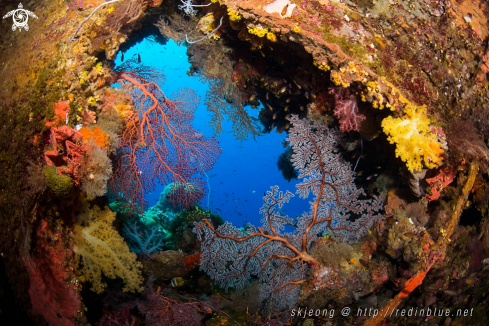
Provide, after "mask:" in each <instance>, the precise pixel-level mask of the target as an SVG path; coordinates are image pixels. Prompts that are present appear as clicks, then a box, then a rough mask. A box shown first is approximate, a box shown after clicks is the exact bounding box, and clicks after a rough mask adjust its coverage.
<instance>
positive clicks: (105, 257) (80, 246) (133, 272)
mask: <svg viewBox="0 0 489 326" xmlns="http://www.w3.org/2000/svg"><path fill="white" fill-rule="evenodd" d="M115 215H116V214H115V213H114V212H112V211H111V210H110V209H109V208H108V207H106V208H105V209H104V210H101V209H100V208H99V207H96V206H95V207H94V208H93V209H88V208H85V209H84V210H83V212H82V213H81V214H80V215H79V218H80V219H81V221H80V222H79V223H77V224H76V225H75V228H74V231H73V241H74V243H75V245H74V249H73V250H74V251H75V253H76V254H78V255H79V256H81V258H82V261H83V268H82V269H81V273H82V274H83V276H84V278H85V279H86V280H87V281H90V282H91V283H92V290H93V291H95V292H97V293H102V292H103V291H104V289H105V287H106V285H107V284H105V283H103V281H102V273H104V275H105V276H107V277H109V278H112V279H113V278H116V277H120V278H121V279H123V280H124V288H123V291H129V292H134V291H139V292H141V291H142V290H143V288H142V287H141V283H142V282H143V278H142V276H141V263H139V262H137V261H136V254H135V253H132V252H130V251H129V247H128V246H127V244H126V243H125V242H124V239H123V238H122V237H121V236H120V235H119V233H117V231H116V230H115V229H114V227H113V225H112V223H113V222H114V220H115Z"/></svg>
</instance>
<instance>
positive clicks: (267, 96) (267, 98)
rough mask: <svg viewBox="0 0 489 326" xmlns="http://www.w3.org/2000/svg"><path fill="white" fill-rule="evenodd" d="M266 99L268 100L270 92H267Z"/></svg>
mask: <svg viewBox="0 0 489 326" xmlns="http://www.w3.org/2000/svg"><path fill="white" fill-rule="evenodd" d="M266 99H267V100H268V92H267V96H266Z"/></svg>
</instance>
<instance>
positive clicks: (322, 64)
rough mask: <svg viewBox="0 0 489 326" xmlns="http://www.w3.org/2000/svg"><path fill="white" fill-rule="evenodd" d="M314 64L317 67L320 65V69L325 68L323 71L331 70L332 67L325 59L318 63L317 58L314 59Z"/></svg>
mask: <svg viewBox="0 0 489 326" xmlns="http://www.w3.org/2000/svg"><path fill="white" fill-rule="evenodd" d="M313 64H314V65H315V66H316V67H318V68H319V69H320V70H323V71H329V70H331V67H330V66H328V65H327V64H326V62H324V61H323V62H321V63H319V64H318V63H317V62H316V60H314V62H313Z"/></svg>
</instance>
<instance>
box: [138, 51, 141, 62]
mask: <svg viewBox="0 0 489 326" xmlns="http://www.w3.org/2000/svg"><path fill="white" fill-rule="evenodd" d="M138 63H141V56H140V55H139V53H138Z"/></svg>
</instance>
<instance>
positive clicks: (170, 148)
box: [109, 72, 221, 210]
mask: <svg viewBox="0 0 489 326" xmlns="http://www.w3.org/2000/svg"><path fill="white" fill-rule="evenodd" d="M118 82H119V83H120V84H121V86H122V87H123V88H125V89H126V90H127V91H128V92H129V93H130V94H131V95H132V98H133V101H134V105H135V110H136V112H135V113H134V114H133V115H132V116H131V117H130V119H129V121H128V122H127V125H126V129H125V130H124V132H123V133H122V135H121V143H122V147H121V149H120V150H119V152H118V153H117V158H116V161H115V164H114V174H113V177H112V179H111V180H110V182H109V189H110V194H111V197H113V199H114V200H118V201H123V202H126V203H128V204H129V205H130V206H132V207H134V208H136V209H138V210H141V209H143V208H144V206H145V205H146V204H147V202H146V201H145V199H144V196H145V194H147V193H149V192H151V191H152V190H154V188H155V187H156V182H159V183H161V184H169V183H171V182H173V183H174V184H175V185H179V189H180V190H181V191H177V192H176V193H175V196H174V200H175V201H176V202H175V206H180V207H185V208H186V207H190V206H192V205H193V204H194V203H195V202H196V201H198V200H200V199H201V198H202V197H203V196H204V195H205V190H204V189H203V183H202V182H201V180H200V178H201V177H203V175H204V173H205V172H206V171H208V170H210V169H211V168H212V167H213V165H214V163H215V162H216V160H217V158H218V156H219V155H220V153H221V148H220V147H219V144H218V142H217V140H215V139H214V138H207V137H204V135H203V134H202V133H199V132H198V131H196V130H195V129H193V126H192V120H193V119H194V115H193V114H194V110H195V108H196V107H197V104H198V101H199V96H198V95H197V94H195V93H194V92H193V91H192V90H191V89H188V88H185V89H181V90H179V91H178V92H177V93H176V94H175V95H174V96H173V99H172V100H171V99H169V98H167V97H166V96H165V94H164V93H163V92H162V91H161V89H160V88H159V86H158V85H157V84H156V83H154V82H151V81H148V80H147V79H145V78H143V77H141V76H140V75H137V74H136V73H133V72H120V73H119V75H118ZM195 187H198V188H199V189H194V188H195ZM186 189H187V190H189V189H193V190H194V191H185V190H186ZM177 190H178V189H177Z"/></svg>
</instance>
